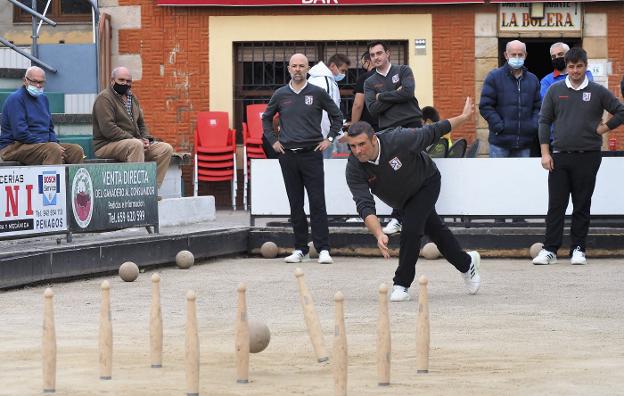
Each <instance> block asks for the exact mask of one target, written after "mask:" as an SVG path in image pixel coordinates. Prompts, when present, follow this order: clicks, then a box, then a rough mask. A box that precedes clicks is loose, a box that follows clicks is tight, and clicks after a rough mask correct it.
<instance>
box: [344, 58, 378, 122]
mask: <svg viewBox="0 0 624 396" xmlns="http://www.w3.org/2000/svg"><path fill="white" fill-rule="evenodd" d="M360 64H361V65H362V69H364V73H362V74H360V76H359V77H358V78H357V80H356V82H355V90H354V92H355V97H354V98H353V107H352V108H351V123H355V122H358V121H360V120H361V121H366V122H368V123H369V124H370V126H372V127H373V129H374V130H375V131H378V130H379V125H378V124H377V118H376V117H373V116H372V115H371V113H370V112H369V111H368V107H366V100H365V98H364V82H365V81H366V80H367V79H368V78H369V77H370V76H372V75H373V73H375V70H374V69H375V67H374V66H373V62H371V57H370V54H369V53H368V50H367V51H366V52H365V53H364V54H363V55H362V58H361V59H360Z"/></svg>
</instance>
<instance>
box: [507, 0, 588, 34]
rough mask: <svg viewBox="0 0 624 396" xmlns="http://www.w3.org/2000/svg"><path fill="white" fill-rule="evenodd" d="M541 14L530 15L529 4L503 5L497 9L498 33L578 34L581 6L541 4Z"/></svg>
mask: <svg viewBox="0 0 624 396" xmlns="http://www.w3.org/2000/svg"><path fill="white" fill-rule="evenodd" d="M543 6H544V9H543V12H540V14H539V15H537V17H536V14H535V13H533V15H532V14H531V7H532V5H531V4H530V3H503V4H500V5H499V8H498V30H499V31H500V32H551V31H552V32H578V33H579V34H580V32H581V29H582V27H583V25H582V18H581V16H582V14H583V11H582V4H581V3H572V2H549V3H543Z"/></svg>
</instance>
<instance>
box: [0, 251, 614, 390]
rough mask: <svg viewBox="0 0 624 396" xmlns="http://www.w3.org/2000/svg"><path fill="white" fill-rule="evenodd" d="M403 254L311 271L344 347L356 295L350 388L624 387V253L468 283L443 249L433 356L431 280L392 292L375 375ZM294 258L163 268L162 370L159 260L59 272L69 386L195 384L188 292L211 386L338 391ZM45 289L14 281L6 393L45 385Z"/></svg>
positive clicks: (424, 267) (5, 310)
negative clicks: (423, 311)
mask: <svg viewBox="0 0 624 396" xmlns="http://www.w3.org/2000/svg"><path fill="white" fill-rule="evenodd" d="M395 264H396V261H395V260H391V261H384V260H383V259H361V258H341V257H337V258H336V264H334V265H319V264H317V263H316V262H310V263H305V264H303V265H302V268H303V269H304V271H305V277H306V281H307V284H308V287H309V288H310V290H311V292H312V295H313V297H314V299H315V302H316V305H317V311H318V313H319V316H320V318H321V324H322V327H323V330H324V334H325V343H326V346H327V349H328V350H329V351H331V346H332V329H333V325H334V303H333V295H334V293H335V292H336V291H337V290H341V291H342V292H343V293H344V295H345V312H346V328H347V336H348V351H349V383H348V389H349V394H351V395H358V396H359V395H398V394H401V395H416V394H436V395H438V394H440V395H446V394H448V395H451V394H452V395H457V394H474V395H501V394H505V395H536V394H551V395H552V394H559V395H573V394H579V395H581V394H582V395H589V394H592V395H607V394H608V395H614V394H624V314H623V312H624V289H623V288H622V284H623V283H624V271H623V268H624V267H623V264H624V260H621V259H619V260H596V259H594V260H590V265H587V266H585V267H582V266H571V265H570V264H569V263H567V262H564V261H563V260H561V263H560V264H557V265H552V266H549V267H546V266H544V267H535V266H533V265H531V264H530V263H529V261H528V260H483V262H482V277H483V283H482V288H481V291H480V293H479V294H478V295H476V296H468V295H466V294H465V292H464V288H463V283H462V281H461V279H460V277H459V274H458V273H457V272H456V271H455V270H454V269H453V268H452V267H451V266H450V265H449V264H448V263H446V262H445V261H443V260H436V261H420V262H419V265H418V273H419V274H426V275H427V276H428V277H429V279H430V283H429V301H430V312H431V361H430V373H429V374H416V346H415V345H416V343H415V334H416V331H415V329H416V311H417V302H416V301H415V300H416V297H417V290H416V289H417V288H416V287H414V288H413V289H412V290H410V292H411V294H412V297H413V300H412V301H410V302H405V303H392V304H391V306H390V313H391V329H392V330H391V333H392V346H393V351H392V374H391V375H392V377H391V382H392V385H391V386H390V387H388V388H380V387H378V386H377V378H376V375H377V374H376V367H375V332H376V320H377V288H378V286H379V284H380V283H381V282H384V281H385V282H391V278H392V275H393V272H394V266H395ZM294 269H295V266H293V265H291V264H285V263H282V262H281V260H279V259H275V260H266V259H260V258H232V259H220V260H213V261H208V262H205V263H202V265H195V266H194V267H193V268H192V269H191V270H188V271H183V270H178V269H174V268H169V269H163V270H161V271H160V273H161V276H162V279H163V280H162V304H163V319H164V327H165V330H164V334H165V335H164V344H165V345H164V350H165V352H164V367H163V368H162V369H151V368H149V334H148V317H149V303H150V302H149V299H150V275H151V274H150V272H146V273H142V274H141V275H140V277H139V279H138V280H137V281H135V282H134V283H124V282H122V281H121V280H120V279H119V278H117V277H109V278H97V279H91V280H85V281H76V282H72V283H63V284H56V285H54V292H55V316H56V331H57V339H58V369H57V394H59V395H183V394H185V375H184V321H185V292H186V291H187V290H189V289H193V290H196V291H197V294H198V322H199V332H200V343H201V368H200V372H201V379H200V388H201V392H200V393H201V394H202V395H332V394H333V393H334V391H333V378H332V372H331V365H330V364H319V363H317V362H316V359H315V357H314V353H313V350H312V346H311V343H310V341H309V338H308V335H307V332H306V330H305V324H304V320H303V312H302V309H301V306H300V305H299V300H298V292H297V284H296V281H295V277H294ZM103 279H110V280H111V283H112V287H111V296H112V317H113V335H114V352H113V379H112V381H100V380H99V379H98V376H99V374H98V351H97V345H98V338H97V337H98V315H99V304H100V289H99V284H100V282H101V281H102V280H103ZM241 281H244V282H246V283H247V286H248V307H249V311H248V312H249V317H250V318H251V319H260V320H263V321H265V322H266V323H267V324H268V326H269V327H270V329H271V332H272V340H271V344H270V345H269V347H268V348H267V349H266V350H265V351H264V352H262V353H260V354H255V355H252V356H251V363H250V380H251V382H250V383H249V384H246V385H241V384H237V383H236V381H235V375H236V374H235V357H234V335H233V334H234V317H235V312H236V307H235V305H236V287H237V285H238V283H239V282H241ZM43 291H44V287H34V288H27V289H21V290H14V291H9V292H3V293H0V395H35V394H40V393H41V387H42V380H41V375H42V374H41V357H40V356H41V355H40V354H41V352H40V347H41V323H42V305H43V297H42V295H43Z"/></svg>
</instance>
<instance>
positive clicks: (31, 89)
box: [26, 84, 43, 98]
mask: <svg viewBox="0 0 624 396" xmlns="http://www.w3.org/2000/svg"><path fill="white" fill-rule="evenodd" d="M26 90H27V91H28V93H29V94H30V95H31V96H32V97H35V98H36V97H37V96H40V95H43V88H37V87H35V86H34V85H30V84H28V86H27V87H26Z"/></svg>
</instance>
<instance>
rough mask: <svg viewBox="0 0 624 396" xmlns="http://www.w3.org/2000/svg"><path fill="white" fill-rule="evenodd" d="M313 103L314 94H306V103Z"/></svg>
mask: <svg viewBox="0 0 624 396" xmlns="http://www.w3.org/2000/svg"><path fill="white" fill-rule="evenodd" d="M312 103H314V96H312V95H306V96H305V104H307V105H308V106H310V105H311V104H312Z"/></svg>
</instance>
